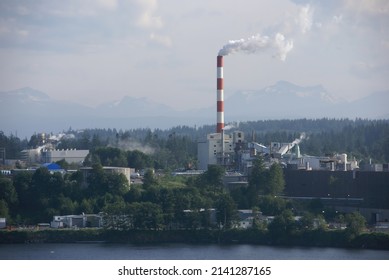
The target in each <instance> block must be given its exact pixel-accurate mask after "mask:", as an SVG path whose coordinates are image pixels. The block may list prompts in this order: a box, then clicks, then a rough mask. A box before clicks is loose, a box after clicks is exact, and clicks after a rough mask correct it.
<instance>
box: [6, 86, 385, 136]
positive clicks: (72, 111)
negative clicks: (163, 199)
mask: <svg viewBox="0 0 389 280" xmlns="http://www.w3.org/2000/svg"><path fill="white" fill-rule="evenodd" d="M214 99H215V102H214V103H215V104H214V105H213V106H210V107H207V108H200V109H197V110H188V111H178V110H175V109H173V108H171V107H169V106H168V105H166V104H160V103H157V102H154V101H151V100H149V99H146V98H135V97H131V96H124V97H123V98H122V99H121V100H120V101H116V102H108V103H104V104H101V105H99V106H97V107H95V108H92V107H88V106H85V105H81V104H78V103H74V102H70V101H60V100H56V99H52V98H50V97H49V95H47V94H46V93H43V92H41V91H39V90H36V89H32V88H22V89H17V90H12V91H6V92H0V119H1V123H0V124H1V126H0V131H3V132H4V133H5V134H11V133H12V134H14V135H15V134H17V135H18V136H19V137H29V136H31V135H32V134H34V133H38V132H46V133H50V132H53V133H57V132H60V131H63V130H67V129H68V128H70V127H71V128H73V129H82V128H116V129H131V128H151V129H154V128H160V129H167V128H170V127H174V126H178V125H188V126H194V125H197V126H199V125H204V124H213V123H215V122H216V93H215V98H214ZM388 104H389V91H384V92H376V93H373V94H371V95H369V96H367V97H364V98H361V99H358V100H356V101H353V102H347V101H345V100H339V99H336V98H334V97H333V96H332V95H331V94H330V93H328V92H327V90H326V89H325V88H324V87H323V86H321V85H317V86H306V87H304V86H298V85H295V84H292V83H290V82H286V81H279V82H277V83H276V84H274V85H271V86H268V87H265V88H263V89H260V90H250V91H247V90H241V91H237V92H235V93H234V94H232V95H230V96H229V97H226V99H225V122H226V123H228V122H234V121H255V120H261V119H298V118H323V117H327V118H351V119H354V118H369V119H388V118H389V108H388Z"/></svg>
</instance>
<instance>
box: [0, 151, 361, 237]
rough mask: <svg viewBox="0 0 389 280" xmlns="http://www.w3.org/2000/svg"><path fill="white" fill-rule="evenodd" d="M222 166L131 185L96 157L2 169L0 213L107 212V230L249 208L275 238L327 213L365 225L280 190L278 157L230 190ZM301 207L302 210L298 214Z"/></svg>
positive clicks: (30, 216) (353, 225)
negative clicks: (74, 163) (83, 167)
mask: <svg viewBox="0 0 389 280" xmlns="http://www.w3.org/2000/svg"><path fill="white" fill-rule="evenodd" d="M224 173H225V170H224V169H223V168H222V167H220V166H210V168H209V169H208V170H207V171H206V172H205V173H203V174H202V175H200V176H196V177H190V178H182V177H171V176H170V175H169V174H163V175H161V174H155V173H153V172H152V170H150V169H149V170H148V171H147V172H146V173H145V176H144V178H143V184H139V185H132V186H131V188H130V187H129V185H128V181H127V180H126V179H125V178H124V176H123V175H119V174H107V173H106V172H104V170H103V169H102V166H101V165H100V164H93V166H92V170H91V173H90V175H89V176H88V177H87V178H84V177H83V176H82V174H81V173H80V172H79V171H78V172H74V173H68V174H65V175H64V176H62V175H61V174H60V173H50V172H49V171H48V170H47V169H46V168H39V169H37V170H36V171H35V172H34V173H30V172H27V171H22V172H18V173H16V174H15V175H14V176H13V177H12V178H7V177H4V176H2V177H0V216H1V217H6V218H7V221H8V224H10V225H20V226H23V225H35V224H37V223H39V222H49V221H51V220H52V218H53V216H55V215H70V214H80V213H103V215H104V227H105V228H106V229H107V230H120V231H127V230H174V229H190V230H194V229H199V228H201V229H223V230H226V229H231V228H234V227H235V226H236V225H237V224H238V223H239V218H238V214H237V209H251V210H252V211H253V228H255V229H257V230H260V231H263V232H269V236H271V237H272V238H274V240H273V241H272V242H274V244H282V243H283V242H286V241H287V240H288V238H289V236H292V235H298V234H300V233H302V232H305V231H307V230H308V231H311V230H314V229H315V228H321V229H323V230H324V229H325V228H326V225H327V221H337V222H339V223H344V224H347V228H348V229H347V232H348V234H349V236H350V238H351V237H353V236H357V235H358V234H359V233H360V232H361V230H362V229H363V228H364V227H365V220H364V218H363V217H362V216H361V215H360V214H358V213H355V214H354V213H353V214H347V215H342V214H341V213H337V212H335V211H334V210H331V209H327V208H325V207H324V206H323V205H322V204H321V203H320V201H316V200H312V201H309V202H305V203H301V202H296V201H292V200H286V199H283V198H280V197H279V194H282V192H283V188H284V185H285V181H284V178H283V173H282V170H281V167H280V166H279V165H278V164H273V165H272V166H271V168H270V169H266V168H264V166H263V160H262V159H261V158H258V159H257V160H256V161H255V163H254V167H253V171H252V173H251V175H250V176H249V182H248V183H249V184H248V187H247V188H239V189H236V190H234V191H233V192H231V193H230V192H226V191H225V189H224V188H223V181H222V180H223V175H224ZM212 209H214V210H212ZM213 211H214V212H213ZM260 212H261V213H262V214H263V215H270V216H274V219H273V221H272V222H271V223H270V224H267V223H266V222H265V221H264V220H263V219H261V215H260ZM211 213H214V215H215V216H214V218H212V215H211ZM296 215H300V216H302V218H301V219H300V220H298V221H296V220H295V218H294V217H295V216H296Z"/></svg>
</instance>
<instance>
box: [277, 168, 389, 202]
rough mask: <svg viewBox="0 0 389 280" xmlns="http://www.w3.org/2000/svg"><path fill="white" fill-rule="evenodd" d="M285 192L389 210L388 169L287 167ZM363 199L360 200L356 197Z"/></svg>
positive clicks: (295, 195) (290, 194)
mask: <svg viewBox="0 0 389 280" xmlns="http://www.w3.org/2000/svg"><path fill="white" fill-rule="evenodd" d="M284 175H285V182H286V185H285V191H284V192H285V195H287V196H291V197H320V198H325V199H327V200H333V201H334V202H337V203H338V204H346V205H350V206H351V205H352V204H354V205H355V204H358V206H360V207H368V208H381V209H389V172H370V171H315V170H312V171H302V170H288V169H285V170H284ZM358 199H360V202H357V200H358Z"/></svg>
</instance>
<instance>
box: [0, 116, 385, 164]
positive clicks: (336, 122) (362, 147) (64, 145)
mask: <svg viewBox="0 0 389 280" xmlns="http://www.w3.org/2000/svg"><path fill="white" fill-rule="evenodd" d="M232 126H234V127H235V128H234V129H239V130H241V131H243V132H244V133H245V138H246V140H247V141H252V140H254V141H256V142H259V143H262V144H264V145H270V142H292V141H293V140H295V139H296V138H299V137H300V136H301V135H302V133H305V135H306V137H305V139H304V140H303V141H302V142H301V144H300V151H301V153H302V154H307V155H318V156H322V155H325V154H332V153H347V154H348V155H349V157H350V158H354V157H355V158H356V159H357V160H360V161H363V162H368V161H370V159H371V160H372V162H373V163H386V162H389V148H388V147H389V145H388V143H389V120H364V119H356V120H349V119H327V118H323V119H315V120H312V119H298V120H263V121H250V122H240V123H234V124H232ZM214 131H215V126H214V125H205V126H201V127H188V126H177V127H173V128H171V129H167V130H161V129H154V130H151V129H130V130H117V129H84V130H82V131H75V130H72V129H69V130H68V131H65V132H64V133H66V134H67V136H68V137H64V138H62V139H61V141H60V142H59V143H57V148H58V149H89V150H91V151H95V150H97V149H99V148H101V147H113V148H118V149H121V150H123V151H134V150H138V151H141V152H143V153H145V154H147V155H148V156H149V157H150V160H151V162H152V163H153V166H149V167H154V168H158V169H160V168H162V169H166V168H170V169H176V168H195V167H196V157H197V141H198V140H199V139H203V138H205V137H206V135H207V134H208V133H211V132H214ZM37 146H39V137H37V135H33V136H31V138H30V139H29V140H27V139H24V140H21V139H19V138H18V137H16V136H15V135H11V136H6V135H4V133H2V132H0V148H5V151H6V157H7V158H9V159H10V158H19V152H20V151H21V150H23V149H27V148H35V147H37Z"/></svg>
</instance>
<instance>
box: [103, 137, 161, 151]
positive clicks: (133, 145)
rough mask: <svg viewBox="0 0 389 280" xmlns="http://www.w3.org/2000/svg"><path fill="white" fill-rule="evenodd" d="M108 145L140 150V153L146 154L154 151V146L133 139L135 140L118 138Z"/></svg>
mask: <svg viewBox="0 0 389 280" xmlns="http://www.w3.org/2000/svg"><path fill="white" fill-rule="evenodd" d="M109 146H111V147H115V148H119V149H122V150H125V151H134V150H138V151H141V152H142V153H144V154H147V155H151V154H154V152H155V149H154V148H152V147H150V146H148V145H144V144H142V143H140V142H138V141H135V140H121V139H120V140H119V141H118V142H117V143H115V144H111V145H109Z"/></svg>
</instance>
